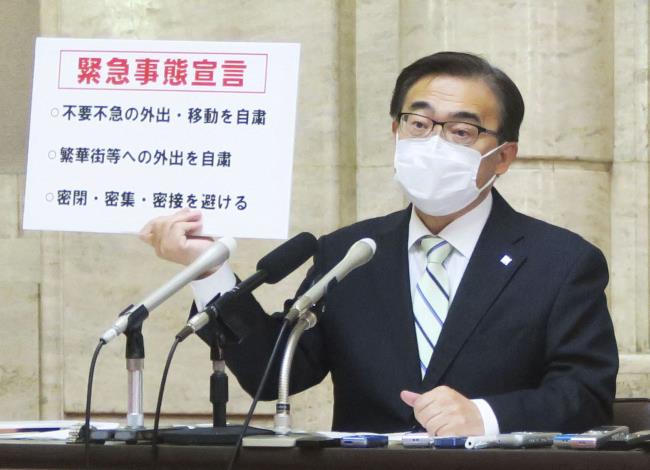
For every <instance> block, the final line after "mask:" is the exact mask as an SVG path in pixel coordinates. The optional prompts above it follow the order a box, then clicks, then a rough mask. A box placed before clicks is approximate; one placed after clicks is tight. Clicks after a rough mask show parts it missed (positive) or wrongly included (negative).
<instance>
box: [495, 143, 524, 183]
mask: <svg viewBox="0 0 650 470" xmlns="http://www.w3.org/2000/svg"><path fill="white" fill-rule="evenodd" d="M518 151H519V145H518V144H517V142H508V143H507V144H505V145H504V146H503V147H501V148H500V149H499V152H498V156H499V163H497V167H496V169H495V173H496V174H497V175H502V174H504V173H505V172H506V171H508V168H510V165H511V164H512V162H514V161H515V158H517V152H518Z"/></svg>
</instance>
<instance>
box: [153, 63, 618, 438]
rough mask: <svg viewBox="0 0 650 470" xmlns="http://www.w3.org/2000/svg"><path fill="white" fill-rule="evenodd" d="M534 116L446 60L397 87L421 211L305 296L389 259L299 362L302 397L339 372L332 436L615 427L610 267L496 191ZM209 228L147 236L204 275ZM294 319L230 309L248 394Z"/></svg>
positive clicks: (381, 232) (404, 174) (402, 134)
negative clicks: (524, 124)
mask: <svg viewBox="0 0 650 470" xmlns="http://www.w3.org/2000/svg"><path fill="white" fill-rule="evenodd" d="M523 112H524V105H523V100H522V98H521V95H520V93H519V91H518V90H517V88H516V86H515V85H514V83H512V81H511V80H510V79H509V78H508V77H507V76H506V75H505V74H504V73H503V72H501V71H500V70H498V69H496V68H494V67H492V66H491V65H490V64H488V63H487V62H485V61H484V60H482V59H480V58H478V57H476V56H473V55H470V54H460V53H438V54H433V55H431V56H427V57H424V58H422V59H420V60H419V61H416V62H415V63H413V64H412V65H410V66H409V67H407V68H405V69H404V70H403V71H402V73H401V74H400V76H399V77H398V79H397V83H396V87H395V91H394V94H393V99H392V102H391V116H392V117H393V132H394V133H395V136H396V151H395V169H396V179H397V181H398V182H399V183H400V185H401V186H402V187H403V189H404V192H405V194H406V195H407V197H408V198H409V199H410V200H411V202H412V206H409V207H408V208H407V209H405V210H403V211H400V212H396V213H393V214H389V215H387V216H385V217H380V218H376V219H371V220H366V221H362V222H359V223H356V224H353V225H351V226H349V227H345V228H343V229H340V230H338V231H336V232H334V233H332V234H329V235H326V236H324V237H322V238H321V239H320V240H319V251H318V254H317V256H316V259H315V263H314V266H313V267H312V269H311V270H310V272H309V274H308V276H307V278H306V279H305V281H304V282H303V284H302V286H301V288H300V289H299V291H298V292H299V293H300V292H302V291H303V290H305V289H306V288H307V287H309V285H310V284H311V283H313V282H314V281H315V280H317V279H318V278H319V277H321V276H322V275H324V274H325V273H327V272H328V271H329V270H330V269H331V268H332V267H333V266H334V265H335V264H336V263H338V261H339V260H340V259H341V258H342V257H343V256H344V254H345V252H346V251H347V249H348V248H349V246H350V245H351V244H352V243H353V242H355V241H356V240H358V239H360V238H363V237H371V238H373V239H374V240H375V241H376V243H377V252H376V254H375V256H374V258H373V260H372V261H371V262H370V263H368V264H366V265H364V266H362V267H361V268H358V269H357V270H355V271H353V272H352V273H351V274H350V275H349V276H348V277H347V278H346V279H345V281H344V282H342V283H340V284H339V285H338V286H336V288H335V289H333V290H332V291H331V292H329V293H328V296H327V299H326V301H325V304H324V313H323V314H322V315H321V317H320V319H319V323H318V325H317V326H316V327H315V328H313V329H312V330H309V331H308V332H306V333H305V335H304V337H303V339H302V341H301V344H300V346H299V348H298V351H297V353H296V357H295V360H294V366H293V367H294V372H293V374H292V381H291V384H292V392H297V391H300V390H304V389H306V388H308V387H310V386H312V385H314V384H317V383H319V382H320V381H321V380H322V379H323V378H324V377H325V376H326V375H327V373H331V374H332V381H333V384H334V421H333V426H332V427H333V429H335V430H368V431H378V432H388V431H401V430H407V429H409V428H411V427H412V426H413V425H414V424H416V423H419V424H420V425H421V426H422V427H424V428H425V429H426V430H427V431H428V432H429V433H430V434H432V435H480V434H492V433H498V432H510V431H516V430H530V431H543V430H547V431H563V432H572V431H584V430H586V429H588V428H590V427H592V426H596V425H600V424H604V423H606V422H608V421H609V420H610V418H611V405H612V401H613V398H614V395H615V379H616V373H617V369H618V355H617V349H616V342H615V338H614V333H613V328H612V323H611V320H610V317H609V313H608V310H607V305H606V299H605V295H604V289H605V286H606V284H607V280H608V274H607V265H606V262H605V259H604V258H603V255H602V253H601V252H600V251H599V250H598V249H597V248H596V247H594V246H593V245H591V244H589V243H588V242H586V241H585V240H583V239H582V238H580V237H579V236H577V235H575V234H573V233H571V232H569V231H567V230H564V229H560V228H558V227H554V226H551V225H549V224H546V223H544V222H541V221H539V220H535V219H532V218H530V217H527V216H525V215H522V214H519V213H517V212H515V211H514V210H513V209H512V208H511V207H510V206H509V205H508V204H507V203H506V202H505V200H503V198H502V197H501V196H500V195H499V193H498V192H497V191H496V190H495V189H493V188H492V184H493V182H494V180H495V179H496V177H498V176H499V175H501V174H503V173H505V172H506V171H507V170H508V168H509V166H510V164H511V163H512V162H513V161H514V159H515V157H516V154H517V140H518V132H519V126H520V124H521V120H522V118H523ZM199 227H200V214H197V213H196V212H191V211H182V212H179V213H177V214H175V215H173V216H169V217H164V218H159V219H156V220H154V221H152V222H150V223H149V224H148V225H147V226H146V227H145V228H144V229H143V231H142V238H143V239H145V240H146V241H147V242H149V243H151V244H152V245H153V246H154V247H156V250H157V253H158V254H159V255H160V256H162V257H164V258H166V259H170V260H173V261H177V262H182V263H188V262H190V261H191V260H192V259H194V258H195V257H196V256H197V254H198V253H200V252H201V251H202V250H203V249H205V246H206V245H205V242H204V241H202V240H197V239H193V238H192V236H191V234H192V233H193V232H194V231H196V230H197V228H199ZM217 277H218V278H219V279H218V280H215V278H217ZM199 283H200V284H202V285H198V283H197V285H196V286H195V297H196V299H197V304H198V306H199V307H201V306H202V305H204V304H205V303H206V302H207V300H209V299H210V298H211V297H212V296H213V295H214V293H215V290H216V291H219V290H221V291H223V290H225V289H226V288H227V287H228V286H229V285H233V284H234V277H233V276H232V273H230V272H229V271H228V268H227V267H225V268H222V269H220V270H218V271H217V272H216V273H214V274H212V275H211V276H209V277H208V278H207V279H205V280H202V281H199ZM206 284H207V285H209V286H210V287H209V288H208V289H206V286H205V285H206ZM206 290H207V292H209V294H208V293H206ZM280 317H281V315H275V316H272V317H269V316H267V315H266V314H265V313H264V311H263V310H262V308H261V307H260V306H259V304H257V302H256V301H255V299H254V298H253V297H252V296H248V297H244V298H242V299H241V300H240V301H239V302H238V303H237V304H235V305H232V306H231V307H230V308H229V309H228V310H227V311H225V312H223V315H222V318H221V321H222V322H223V324H224V326H225V327H226V328H227V329H229V330H230V333H232V335H233V336H235V337H239V338H240V339H241V341H240V342H239V343H238V344H230V345H228V346H227V347H226V348H225V355H226V360H227V362H228V365H229V367H230V368H231V370H232V371H233V372H234V373H235V374H236V375H237V378H238V379H239V381H240V383H241V384H242V386H243V387H244V388H245V389H246V390H247V391H248V392H249V393H253V392H254V390H255V389H256V387H257V384H258V382H259V379H260V377H261V373H262V370H263V367H264V362H265V358H267V357H268V355H269V352H270V349H271V347H272V345H273V342H274V340H275V336H276V333H277V331H278V330H279V325H280ZM276 388H277V385H276V381H272V383H271V384H270V385H269V387H267V390H266V393H265V397H264V398H267V399H272V398H274V390H276Z"/></svg>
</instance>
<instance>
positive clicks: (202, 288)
mask: <svg viewBox="0 0 650 470" xmlns="http://www.w3.org/2000/svg"><path fill="white" fill-rule="evenodd" d="M236 284H237V278H235V273H233V272H232V268H231V267H230V264H229V263H228V261H226V262H225V263H223V264H222V265H221V266H220V267H219V269H217V270H216V271H215V272H214V273H212V274H210V275H209V276H208V277H205V278H203V279H197V280H196V281H192V282H191V283H190V285H191V286H192V290H193V291H194V303H195V304H196V308H197V310H198V311H199V312H200V311H201V310H203V309H205V307H206V305H208V303H209V302H210V301H211V300H212V299H214V297H215V296H216V295H217V294H223V293H224V292H228V291H229V290H230V289H232V288H233V287H235V285H236Z"/></svg>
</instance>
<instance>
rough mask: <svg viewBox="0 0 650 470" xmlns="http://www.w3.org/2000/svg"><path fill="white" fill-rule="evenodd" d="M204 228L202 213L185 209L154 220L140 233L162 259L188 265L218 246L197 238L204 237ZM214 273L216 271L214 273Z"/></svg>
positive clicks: (210, 239) (208, 240) (206, 238)
mask: <svg viewBox="0 0 650 470" xmlns="http://www.w3.org/2000/svg"><path fill="white" fill-rule="evenodd" d="M202 226H203V224H202V222H201V211H199V210H190V209H181V210H180V211H178V212H175V213H174V214H172V215H167V216H163V217H156V218H155V219H153V220H150V221H149V222H148V223H147V224H146V225H145V226H144V227H143V228H142V230H140V234H139V237H140V240H142V241H144V242H145V243H148V244H149V245H151V246H153V247H154V249H155V250H156V255H158V257H160V258H162V259H165V260H167V261H173V262H174V263H180V264H184V265H188V264H190V263H191V262H192V261H194V260H195V259H196V258H198V257H199V255H201V253H203V252H204V251H205V250H207V249H208V247H210V246H211V245H212V244H213V243H214V240H213V239H212V238H210V237H202V236H200V235H195V234H197V233H200V231H201V228H202ZM214 271H216V269H214V270H213V271H211V272H214ZM211 272H208V273H205V274H210V273H211Z"/></svg>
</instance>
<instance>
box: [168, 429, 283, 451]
mask: <svg viewBox="0 0 650 470" xmlns="http://www.w3.org/2000/svg"><path fill="white" fill-rule="evenodd" d="M242 428H243V426H242V425H239V424H233V425H230V426H220V427H216V428H194V429H174V430H168V431H162V432H161V433H160V435H159V441H160V442H162V443H165V444H180V445H199V446H214V445H235V444H236V443H237V440H238V439H239V435H240V434H241V431H242ZM273 434H275V433H274V432H273V431H271V430H270V429H261V428H254V427H250V426H249V427H248V429H247V430H246V434H245V436H260V435H273Z"/></svg>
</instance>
